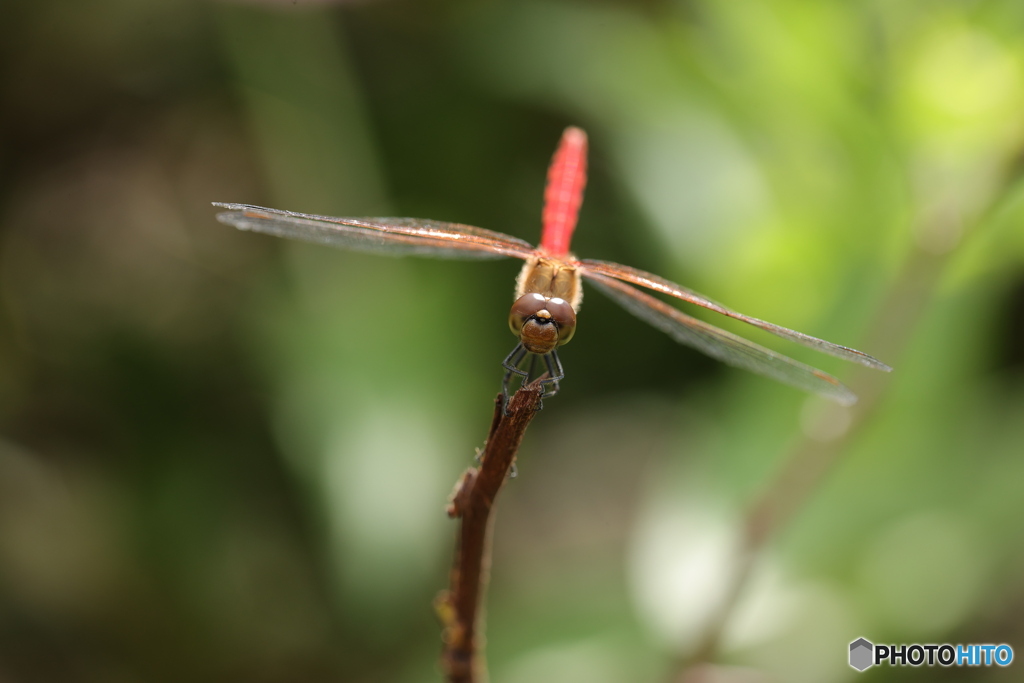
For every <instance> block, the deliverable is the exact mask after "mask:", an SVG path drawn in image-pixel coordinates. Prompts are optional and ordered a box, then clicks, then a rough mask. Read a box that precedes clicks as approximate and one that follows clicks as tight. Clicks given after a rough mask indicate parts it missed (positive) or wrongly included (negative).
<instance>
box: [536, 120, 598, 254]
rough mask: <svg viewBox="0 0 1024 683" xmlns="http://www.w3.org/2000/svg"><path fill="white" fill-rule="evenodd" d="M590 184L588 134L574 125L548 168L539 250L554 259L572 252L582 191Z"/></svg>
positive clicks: (568, 130)
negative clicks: (570, 244) (571, 244)
mask: <svg viewBox="0 0 1024 683" xmlns="http://www.w3.org/2000/svg"><path fill="white" fill-rule="evenodd" d="M586 184H587V134H586V133H584V132H583V131H582V130H581V129H579V128H576V127H575V126H570V127H569V128H566V129H565V132H564V133H563V134H562V141H561V142H560V143H559V145H558V149H557V150H556V151H555V156H554V158H553V159H552V160H551V167H550V168H549V169H548V186H547V188H546V189H545V190H544V213H543V219H544V230H543V232H542V233H541V238H540V248H541V250H542V251H544V252H546V253H547V254H549V255H551V256H556V257H562V256H565V255H566V254H568V253H569V243H570V242H571V241H572V231H573V230H574V229H575V228H576V218H577V216H578V215H579V211H580V204H582V203H583V188H584V187H585V186H586Z"/></svg>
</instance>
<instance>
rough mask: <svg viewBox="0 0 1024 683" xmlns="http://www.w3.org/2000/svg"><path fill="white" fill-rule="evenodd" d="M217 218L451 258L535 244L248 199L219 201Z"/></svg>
mask: <svg viewBox="0 0 1024 683" xmlns="http://www.w3.org/2000/svg"><path fill="white" fill-rule="evenodd" d="M213 205H214V206H219V207H222V208H225V209H228V211H224V212H222V213H218V214H217V220H219V221H220V222H221V223H227V224H228V225H233V226H235V227H236V228H238V229H240V230H255V231H256V232H265V233H267V234H269V235H277V236H278V237H288V238H291V239H297V240H303V241H305V242H315V243H317V244H326V245H329V246H332V247H338V248H341V249H350V250H353V251H366V252H371V253H374V254H388V255H392V256H433V257H437V258H450V259H492V258H504V257H506V256H511V257H515V258H521V259H524V260H525V259H528V258H530V257H531V256H532V255H533V251H534V249H533V246H531V245H530V243H529V242H525V241H523V240H521V239H519V238H517V237H511V236H510V235H503V234H501V233H500V232H492V231H490V230H484V229H483V228H474V227H473V226H471V225H460V224H458V223H445V222H442V221H432V220H427V219H420V218H334V217H332V216H316V215H313V214H306V213H295V212H293V211H279V210H278V209H265V208H263V207H260V206H250V205H249V204H222V203H220V202H214V203H213Z"/></svg>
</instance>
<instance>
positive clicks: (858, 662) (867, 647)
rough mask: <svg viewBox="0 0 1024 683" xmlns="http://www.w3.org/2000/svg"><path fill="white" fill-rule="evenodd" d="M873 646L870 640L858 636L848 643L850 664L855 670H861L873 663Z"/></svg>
mask: <svg viewBox="0 0 1024 683" xmlns="http://www.w3.org/2000/svg"><path fill="white" fill-rule="evenodd" d="M874 654H875V646H874V645H873V644H872V643H871V641H869V640H866V639H864V638H858V639H857V640H855V641H853V642H852V643H850V666H852V667H853V668H854V669H856V670H857V671H863V670H864V669H866V668H868V667H869V666H871V665H872V664H874V663H875V662H874V659H875V657H874Z"/></svg>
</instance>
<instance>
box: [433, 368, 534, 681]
mask: <svg viewBox="0 0 1024 683" xmlns="http://www.w3.org/2000/svg"><path fill="white" fill-rule="evenodd" d="M542 391H543V390H542V389H541V385H540V382H539V381H534V382H532V383H530V384H528V385H526V386H525V387H523V388H522V389H520V390H519V391H517V392H516V393H515V395H514V396H512V399H511V400H510V401H509V406H508V415H505V414H504V413H503V411H502V396H501V394H499V395H498V397H497V398H496V399H495V402H494V419H493V420H492V421H491V431H490V433H489V434H488V435H487V443H486V444H485V446H484V450H483V453H482V454H481V456H480V466H479V467H470V468H469V469H467V470H466V471H465V472H464V473H463V475H462V477H461V478H460V479H459V481H458V483H457V484H456V485H455V490H454V491H453V493H452V497H451V501H450V503H449V505H448V516H449V517H451V518H453V519H454V518H456V517H458V518H461V519H462V524H461V525H460V528H459V535H458V541H457V543H456V547H455V562H454V564H453V565H452V571H451V583H450V587H449V589H448V590H447V591H443V592H442V593H441V594H440V595H439V596H438V597H437V600H436V601H435V603H434V607H435V609H436V610H437V613H438V615H439V616H440V617H441V621H442V623H443V624H444V636H443V638H444V649H443V651H442V654H441V666H442V668H443V670H444V673H445V675H446V676H447V677H448V680H449V681H451V683H474V682H477V681H483V680H486V670H485V666H484V663H483V657H482V656H481V655H480V650H481V649H482V648H481V642H480V641H481V640H482V638H481V633H480V631H481V628H480V623H481V621H482V619H481V617H480V613H481V612H482V610H481V607H480V606H481V603H482V600H481V596H482V595H483V593H484V589H485V587H486V585H487V578H488V570H489V563H490V543H489V531H490V526H491V520H492V515H491V510H492V509H493V507H494V501H495V498H496V497H497V495H498V491H500V490H501V487H502V485H503V484H504V483H505V480H506V479H507V478H508V474H509V472H510V470H511V469H512V465H513V464H514V463H515V459H516V452H517V451H518V450H519V444H520V442H521V441H522V440H523V434H524V433H525V432H526V427H527V426H528V425H529V424H530V421H531V420H532V419H533V416H534V415H535V414H536V412H537V409H538V408H539V406H540V397H541V393H542Z"/></svg>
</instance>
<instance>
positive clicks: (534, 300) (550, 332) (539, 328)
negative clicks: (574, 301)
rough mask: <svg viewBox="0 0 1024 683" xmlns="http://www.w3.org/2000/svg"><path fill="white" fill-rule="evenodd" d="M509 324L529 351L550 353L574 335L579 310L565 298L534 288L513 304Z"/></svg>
mask: <svg viewBox="0 0 1024 683" xmlns="http://www.w3.org/2000/svg"><path fill="white" fill-rule="evenodd" d="M508 326H509V328H511V330H512V333H513V334H515V335H516V336H517V337H519V341H521V342H522V344H523V346H524V347H526V350H527V351H529V352H531V353H539V354H545V353H550V352H551V351H554V350H555V348H556V347H559V346H561V345H562V344H565V343H566V342H568V341H569V340H570V339H572V335H573V333H574V332H575V331H576V312H575V311H574V310H573V308H572V306H571V305H570V304H569V302H568V301H566V300H565V299H560V298H558V297H547V296H544V295H543V294H538V293H537V292H531V293H529V294H523V295H522V296H521V297H519V298H518V299H516V302H515V303H514V304H512V310H511V311H509V314H508Z"/></svg>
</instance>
